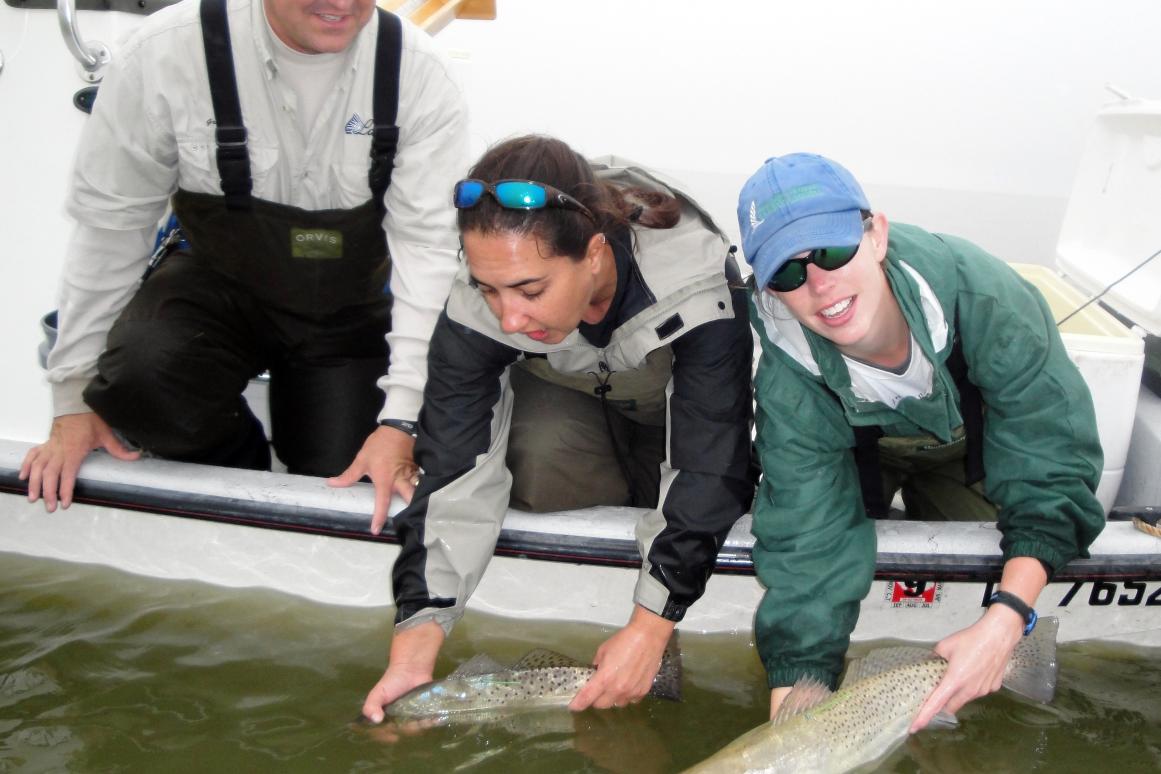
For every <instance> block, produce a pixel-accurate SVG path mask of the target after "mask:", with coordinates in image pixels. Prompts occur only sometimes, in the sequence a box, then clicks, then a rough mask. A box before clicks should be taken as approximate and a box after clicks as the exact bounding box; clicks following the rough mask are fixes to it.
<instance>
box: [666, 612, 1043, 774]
mask: <svg viewBox="0 0 1161 774" xmlns="http://www.w3.org/2000/svg"><path fill="white" fill-rule="evenodd" d="M1056 629H1057V621H1056V619H1055V618H1041V619H1040V621H1039V623H1038V624H1037V626H1036V629H1035V630H1034V631H1033V632H1032V634H1031V635H1029V636H1028V637H1025V638H1024V639H1023V640H1021V642H1020V644H1019V645H1017V646H1016V652H1015V653H1014V654H1013V656H1012V659H1011V661H1010V662H1009V663H1008V667H1007V670H1006V671H1005V673H1004V680H1003V684H1004V687H1005V688H1008V689H1010V690H1012V691H1014V692H1015V693H1018V694H1020V695H1022V696H1025V697H1027V698H1030V699H1034V700H1036V701H1041V702H1048V701H1051V700H1052V696H1053V694H1054V693H1055V691H1056ZM945 672H947V662H946V661H945V660H944V659H942V658H940V657H939V656H937V655H936V654H935V653H934V652H933V651H931V650H928V649H926V648H917V647H897V648H881V649H879V650H874V651H871V652H870V653H868V654H867V655H866V657H864V658H863V659H856V660H854V661H852V662H851V664H850V666H848V668H847V674H846V678H845V679H844V680H843V684H842V686H841V687H840V688H839V690H838V691H836V692H831V691H830V690H829V689H828V688H826V687H825V686H823V685H821V684H820V683H818V682H816V681H813V680H806V679H804V680H801V681H799V682H798V683H797V684H796V685H795V686H794V688H793V689H792V690H791V692H790V694H789V695H788V696H787V697H786V700H785V701H784V702H783V704H782V707H781V708H779V710H778V714H777V715H776V716H775V717H774V719H773V720H771V721H770V722H769V723H764V724H762V725H761V726H758V727H757V728H755V729H753V730H752V731H749V732H747V733H745V734H743V735H742V736H740V737H738V738H737V739H735V740H734V741H733V742H731V743H730V744H728V745H726V746H725V747H723V748H722V749H721V750H719V751H718V752H717V753H716V754H715V755H713V756H712V757H710V758H707V759H706V760H704V761H702V762H701V763H700V764H698V765H696V766H694V767H693V768H691V769H689V770H688V772H687V774H690V773H692V772H696V773H697V774H717V773H718V772H775V771H776V772H812V773H813V772H836V773H837V772H845V771H850V770H851V769H854V768H856V767H858V766H861V765H863V764H866V763H870V762H872V761H876V760H878V759H879V758H882V757H883V756H885V755H886V754H887V753H889V752H890V751H891V750H892V749H894V748H895V747H896V746H897V745H898V744H899V743H901V742H902V741H903V740H904V739H906V737H907V730H908V728H909V727H910V725H911V721H912V720H913V719H914V717H915V715H916V713H917V712H918V711H919V707H920V706H921V705H922V704H923V701H924V700H925V699H926V698H927V696H928V694H930V693H931V691H932V689H934V688H935V686H936V685H937V684H938V683H939V681H940V680H941V679H942V678H943V675H944V673H945ZM954 723H955V719H954V718H952V717H951V716H950V715H942V716H937V721H936V722H935V723H933V725H939V724H943V725H948V724H954Z"/></svg>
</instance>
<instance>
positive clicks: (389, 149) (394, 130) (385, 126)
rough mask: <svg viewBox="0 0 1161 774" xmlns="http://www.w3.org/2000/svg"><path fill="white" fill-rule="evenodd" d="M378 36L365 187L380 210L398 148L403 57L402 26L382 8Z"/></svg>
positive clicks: (389, 182)
mask: <svg viewBox="0 0 1161 774" xmlns="http://www.w3.org/2000/svg"><path fill="white" fill-rule="evenodd" d="M377 10H378V12H379V36H378V38H377V39H376V41H375V104H374V113H375V115H374V119H373V120H374V124H375V129H374V133H373V134H372V136H371V172H370V174H369V175H368V180H367V183H368V185H370V187H371V196H372V197H373V198H374V199H375V201H376V203H377V205H378V206H379V207H383V195H384V194H385V193H387V187H388V186H390V185H391V172H392V170H394V169H395V151H396V149H397V148H398V147H399V127H398V126H397V125H396V123H395V122H396V121H397V120H398V117H399V63H400V61H401V59H402V57H403V25H402V24H401V23H400V21H399V17H398V16H396V15H395V14H392V13H388V12H387V11H384V10H383V9H382V8H379V9H377Z"/></svg>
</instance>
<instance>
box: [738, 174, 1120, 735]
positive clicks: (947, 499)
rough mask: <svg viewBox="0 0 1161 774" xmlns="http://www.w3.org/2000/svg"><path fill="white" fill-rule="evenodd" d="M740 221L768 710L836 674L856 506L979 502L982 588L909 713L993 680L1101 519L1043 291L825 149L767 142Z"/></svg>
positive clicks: (1076, 397) (864, 537)
mask: <svg viewBox="0 0 1161 774" xmlns="http://www.w3.org/2000/svg"><path fill="white" fill-rule="evenodd" d="M738 219H739V223H740V225H741V230H742V246H743V250H744V252H745V256H746V260H747V262H748V263H750V264H751V265H752V267H753V269H754V276H753V279H752V283H753V288H754V292H753V293H752V297H751V306H750V315H751V320H752V322H753V324H754V327H755V328H756V329H757V332H758V335H759V338H760V340H761V343H762V357H761V361H760V365H759V368H758V374H757V377H756V380H755V385H754V386H755V395H756V399H757V409H758V410H757V415H756V421H757V431H758V452H759V456H760V461H761V464H762V470H763V479H762V482H761V483H760V485H759V490H758V496H757V498H756V500H755V503H754V534H755V536H756V544H755V547H754V563H755V567H756V569H757V572H758V575H759V577H760V579H761V580H762V582H763V584H764V585H765V586H766V587H767V588H768V589H772V590H776V592H770V591H768V592H767V594H766V595H765V597H764V599H763V601H762V603H761V605H760V606H759V610H758V615H757V618H756V622H755V628H756V636H757V640H758V648H759V652H760V654H761V657H762V660H763V663H764V665H765V667H766V671H767V677H768V682H769V685H770V688H771V689H772V693H771V714H774V713H775V712H776V711H777V708H778V707H779V706H780V704H781V703H782V701H783V699H784V698H785V697H786V695H787V694H788V693H789V692H790V690H791V686H793V685H794V683H795V682H796V681H797V680H799V679H800V678H803V677H809V678H814V679H817V680H820V681H821V682H823V683H826V684H829V685H830V686H831V687H832V688H833V687H834V684H835V681H836V678H837V676H838V673H839V671H840V670H841V669H842V666H843V657H844V654H845V653H846V649H847V646H848V644H849V640H850V633H851V631H852V630H853V629H854V626H855V623H856V621H857V619H858V614H859V603H860V601H861V600H862V599H863V598H864V597H865V596H866V594H867V592H868V591H869V589H870V584H871V580H872V577H873V573H874V564H875V530H874V526H873V522H872V521H871V519H872V518H883V517H885V516H886V515H887V511H888V504H889V503H890V502H891V498H892V496H893V495H894V494H895V493H896V491H900V490H901V493H902V497H903V502H904V504H905V507H906V510H907V515H908V516H909V517H911V518H917V519H928V520H939V519H993V518H994V519H996V520H997V521H998V526H999V528H1000V531H1001V532H1002V533H1003V538H1002V540H1001V549H1002V551H1003V555H1004V560H1005V561H1004V569H1003V575H1002V578H1001V580H1000V585H999V589H1000V590H999V592H997V594H996V595H994V596H993V597H992V604H991V605H990V606H989V607H988V609H987V610H986V611H985V613H984V614H983V616H982V617H981V618H980V619H979V620H978V621H977V622H976V623H974V624H973V625H972V626H970V627H968V628H967V629H964V630H962V631H960V632H957V633H955V634H953V635H951V636H950V637H948V638H946V639H944V640H943V641H942V642H940V643H939V644H938V645H937V646H936V652H938V653H939V654H940V655H942V656H944V657H945V658H947V659H948V661H949V669H948V673H947V676H946V677H945V678H944V680H943V681H942V682H941V683H940V685H939V686H937V687H936V689H935V690H934V691H933V692H932V694H931V696H930V697H928V699H927V701H926V703H925V704H924V705H923V706H922V707H921V708H920V711H919V713H918V714H917V715H916V717H915V719H914V721H913V723H912V730H913V731H914V730H918V729H920V728H922V727H924V726H926V725H927V723H928V722H929V721H930V720H931V719H932V718H933V717H934V716H935V714H936V713H937V712H938V711H940V710H945V711H947V712H950V713H954V712H956V711H957V710H958V709H959V708H960V707H961V706H962V705H963V704H965V703H966V702H968V701H970V700H972V699H974V698H976V697H978V696H981V695H983V694H986V693H988V692H990V691H994V690H997V689H998V688H999V685H1000V678H1001V675H1002V673H1003V669H1004V666H1005V665H1006V663H1007V661H1008V659H1009V658H1010V657H1011V654H1012V652H1013V649H1014V648H1015V646H1016V643H1017V642H1018V641H1019V639H1020V636H1021V634H1022V633H1024V634H1026V633H1028V632H1029V631H1031V627H1032V626H1033V625H1034V623H1035V613H1034V611H1033V610H1032V606H1033V605H1034V604H1035V602H1036V598H1037V596H1038V595H1039V593H1040V591H1041V590H1042V589H1043V588H1044V586H1045V584H1046V583H1047V580H1048V577H1049V576H1050V575H1051V574H1052V573H1053V572H1054V571H1056V570H1057V569H1059V568H1060V567H1061V566H1063V565H1064V564H1066V563H1067V562H1068V561H1069V560H1071V559H1073V558H1074V557H1077V556H1084V555H1086V549H1087V547H1088V545H1089V544H1090V543H1091V542H1092V540H1093V539H1094V538H1095V537H1096V535H1097V534H1098V533H1099V531H1100V529H1101V527H1102V525H1103V524H1104V514H1103V513H1102V511H1101V507H1100V504H1099V503H1098V502H1097V500H1096V498H1095V496H1094V492H1095V489H1096V484H1097V480H1098V478H1099V476H1100V471H1101V464H1102V455H1101V449H1100V443H1099V440H1098V438H1097V431H1096V420H1095V416H1094V412H1093V406H1092V399H1091V397H1090V395H1089V392H1088V389H1087V387H1086V385H1085V384H1084V381H1083V380H1082V378H1081V376H1080V373H1079V372H1078V371H1077V369H1076V367H1075V366H1074V365H1073V364H1072V362H1071V361H1070V360H1069V359H1068V356H1067V354H1066V353H1065V349H1064V345H1063V343H1062V342H1061V339H1060V336H1059V334H1058V333H1057V330H1056V326H1055V323H1054V321H1053V319H1052V316H1051V314H1050V312H1049V310H1048V307H1047V304H1046V303H1045V302H1044V300H1043V298H1041V296H1040V294H1039V293H1038V292H1037V291H1036V290H1035V289H1034V288H1033V287H1032V286H1031V285H1029V284H1028V283H1027V282H1025V281H1024V280H1022V279H1021V278H1020V277H1019V276H1018V275H1017V274H1016V273H1015V272H1014V271H1013V270H1012V269H1011V268H1010V267H1008V266H1007V265H1006V264H1004V263H1003V262H1002V261H999V260H997V259H996V258H994V257H992V256H990V255H988V254H987V253H985V252H983V251H982V250H980V249H979V248H978V247H976V246H974V245H972V244H970V243H968V242H966V241H964V240H962V239H958V238H956V237H950V236H945V235H935V234H930V233H928V232H926V231H923V230H921V229H919V228H916V227H914V226H907V225H902V224H894V225H889V224H888V222H887V219H886V217H884V216H883V215H882V214H881V213H875V214H872V213H871V208H870V205H869V204H868V202H867V199H866V196H865V195H864V194H863V191H862V189H861V188H860V186H859V184H858V183H857V182H856V181H855V179H854V178H853V177H852V176H851V174H850V173H849V172H848V171H847V170H846V169H844V168H843V167H841V166H840V165H838V164H836V163H835V162H833V161H830V160H829V159H826V158H823V157H821V156H815V155H811V154H793V155H788V156H783V157H780V158H772V159H770V160H768V161H767V162H766V163H765V164H764V165H763V166H762V167H761V168H760V169H759V170H758V171H757V172H756V173H755V174H754V175H753V176H752V177H751V178H750V179H749V181H747V183H746V185H745V187H744V188H743V189H742V193H741V196H740V198H739V202H738Z"/></svg>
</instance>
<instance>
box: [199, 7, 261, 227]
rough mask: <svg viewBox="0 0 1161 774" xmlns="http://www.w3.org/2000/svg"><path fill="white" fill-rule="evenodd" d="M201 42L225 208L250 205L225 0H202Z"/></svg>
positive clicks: (243, 129)
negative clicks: (214, 124) (212, 108)
mask: <svg viewBox="0 0 1161 774" xmlns="http://www.w3.org/2000/svg"><path fill="white" fill-rule="evenodd" d="M201 17H202V43H203V45H204V47H205V51H206V69H207V70H208V71H209V77H210V99H212V100H213V103H214V121H215V122H216V123H217V130H216V131H215V137H216V139H217V144H218V174H219V175H220V176H221V182H222V193H223V194H225V197H226V207H228V208H229V209H232V210H237V209H246V208H248V207H249V206H250V189H251V188H252V187H253V183H252V181H251V179H250V154H249V152H248V150H247V148H246V127H245V126H243V125H242V106H241V104H240V103H239V102H238V82H237V80H236V79H235V77H234V52H233V49H232V48H231V47H230V25H229V21H228V20H227V18H226V0H201Z"/></svg>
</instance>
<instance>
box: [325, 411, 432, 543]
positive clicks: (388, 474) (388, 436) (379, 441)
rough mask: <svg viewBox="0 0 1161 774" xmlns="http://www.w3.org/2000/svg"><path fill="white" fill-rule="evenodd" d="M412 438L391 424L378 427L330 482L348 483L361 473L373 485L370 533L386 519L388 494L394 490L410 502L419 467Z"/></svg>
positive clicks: (340, 484)
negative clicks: (352, 458) (351, 460)
mask: <svg viewBox="0 0 1161 774" xmlns="http://www.w3.org/2000/svg"><path fill="white" fill-rule="evenodd" d="M414 452H415V439H414V438H412V437H411V436H410V435H409V434H407V433H405V432H403V431H402V430H397V429H396V428H394V427H380V428H378V429H377V430H375V432H373V433H371V434H370V435H369V436H367V440H366V441H364V442H363V448H362V449H360V450H359V453H358V454H356V455H355V460H354V462H352V463H351V465H350V467H348V468H347V469H346V470H344V471H343V472H342V473H341V474H339V475H337V476H335V477H334V478H328V479H327V484H328V485H330V486H336V487H343V486H350V485H351V484H354V483H356V482H358V481H359V480H360V479H362V478H363V476H367V477H369V478H370V479H371V483H372V484H374V485H375V511H374V513H372V515H371V533H372V534H374V535H378V534H379V532H380V531H382V529H383V525H384V524H386V523H387V510H388V508H389V507H390V506H391V495H392V494H394V493H396V492H398V493H399V496H400V497H402V498H403V499H404V501H405V502H411V497H412V495H414V494H415V486H416V484H418V483H419V468H418V467H416V465H415V457H414Z"/></svg>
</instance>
